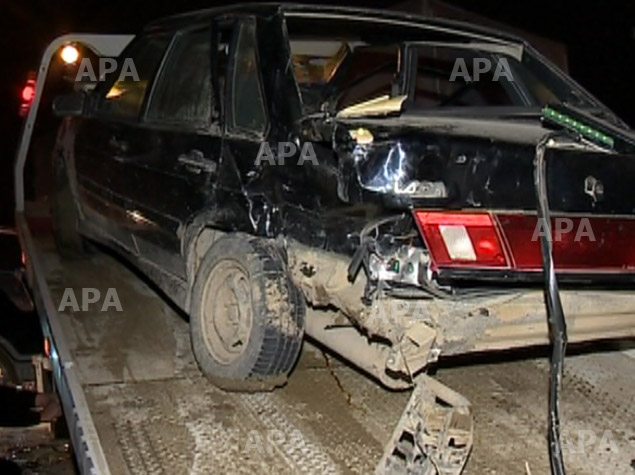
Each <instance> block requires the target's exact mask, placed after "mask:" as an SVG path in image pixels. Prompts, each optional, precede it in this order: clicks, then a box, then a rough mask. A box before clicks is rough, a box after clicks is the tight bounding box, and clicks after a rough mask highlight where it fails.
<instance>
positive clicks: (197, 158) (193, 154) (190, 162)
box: [177, 150, 216, 174]
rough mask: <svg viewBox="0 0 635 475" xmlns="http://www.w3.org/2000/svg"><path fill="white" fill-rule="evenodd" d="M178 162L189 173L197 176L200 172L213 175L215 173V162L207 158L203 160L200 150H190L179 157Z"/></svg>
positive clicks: (203, 156)
mask: <svg viewBox="0 0 635 475" xmlns="http://www.w3.org/2000/svg"><path fill="white" fill-rule="evenodd" d="M177 160H178V162H179V163H180V164H182V165H184V166H185V168H187V169H188V170H189V171H191V172H193V173H196V174H199V173H201V172H206V173H213V172H214V171H216V162H213V161H212V160H210V159H209V158H205V155H203V152H201V151H200V150H190V151H189V152H187V153H183V154H181V155H179V157H178V159H177Z"/></svg>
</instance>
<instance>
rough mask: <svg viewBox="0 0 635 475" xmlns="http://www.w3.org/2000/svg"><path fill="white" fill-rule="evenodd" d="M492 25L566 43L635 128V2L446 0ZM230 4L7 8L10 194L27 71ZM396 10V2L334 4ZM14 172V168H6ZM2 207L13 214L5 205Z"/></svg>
mask: <svg viewBox="0 0 635 475" xmlns="http://www.w3.org/2000/svg"><path fill="white" fill-rule="evenodd" d="M446 2H447V3H450V4H453V5H456V6H459V7H462V8H464V9H466V10H471V11H474V12H476V13H479V14H481V15H483V16H487V17H489V18H491V19H494V20H497V21H500V22H503V23H507V24H509V25H512V26H515V27H518V28H521V29H524V30H527V31H531V32H534V33H537V34H540V35H542V36H545V37H548V38H551V39H554V40H557V41H560V42H562V43H564V44H565V45H566V46H567V50H568V57H569V69H570V74H571V75H572V76H573V77H574V78H575V79H576V80H577V81H578V82H579V83H581V84H582V85H583V86H584V87H586V88H587V89H588V90H590V91H591V92H592V93H593V94H594V95H595V96H596V97H598V98H599V99H600V100H602V101H603V102H604V103H605V104H607V105H608V106H609V107H610V108H611V109H613V110H614V111H615V112H616V113H617V114H618V115H620V116H621V117H622V118H623V119H624V120H626V122H627V123H629V124H630V125H631V126H635V109H634V108H633V105H635V87H633V82H634V81H633V79H632V77H631V76H630V74H633V72H635V54H634V50H635V48H634V47H635V2H634V1H633V0H622V1H612V2H610V1H607V2H604V3H603V2H598V1H597V0H595V1H590V0H550V1H548V0H532V1H526V2H519V1H516V2H512V1H509V0H487V1H480V2H475V1H474V0H446ZM222 3H227V2H218V1H216V2H215V1H213V0H208V1H200V0H180V1H178V2H175V1H174V0H151V1H145V2H144V1H140V0H109V1H108V2H97V1H92V0H83V1H79V0H56V1H51V0H29V1H20V0H17V1H16V0H0V31H1V32H2V33H1V34H2V36H3V42H2V44H3V49H2V53H3V58H2V59H3V61H2V75H0V97H2V99H3V100H2V107H1V108H0V125H2V133H0V137H1V138H0V140H1V143H0V151H1V152H2V156H3V162H4V163H3V166H2V168H1V169H0V175H1V176H4V178H5V179H3V180H2V181H1V182H0V186H2V188H3V189H6V184H5V182H6V181H7V180H6V178H8V175H7V170H10V163H12V161H13V154H14V150H15V146H16V143H17V137H18V134H19V128H20V121H19V119H18V115H17V111H18V106H19V102H18V98H19V95H20V90H21V88H22V86H23V84H24V81H25V78H26V73H27V71H28V70H30V69H31V70H32V69H35V68H36V66H37V62H38V60H39V56H40V54H41V53H42V51H43V50H44V48H45V47H46V44H47V43H48V42H49V41H50V40H51V39H53V38H54V37H56V36H58V35H60V34H63V33H67V32H70V31H82V32H110V33H123V32H132V33H134V32H137V31H139V30H140V29H141V28H142V27H143V25H144V24H146V23H148V22H149V21H151V20H152V19H155V18H157V17H161V16H165V15H169V14H173V13H180V12H184V11H188V10H194V9H198V8H204V7H207V6H213V5H217V4H222ZM330 3H338V4H343V3H346V4H351V5H357V6H369V7H389V6H391V5H394V4H395V3H397V2H386V1H381V0H371V1H366V2H359V1H355V0H350V1H345V2H330ZM6 165H9V166H6ZM2 196H6V195H5V193H2V195H0V207H6V205H4V203H2Z"/></svg>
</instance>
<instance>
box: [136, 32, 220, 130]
mask: <svg viewBox="0 0 635 475" xmlns="http://www.w3.org/2000/svg"><path fill="white" fill-rule="evenodd" d="M211 39H212V35H211V29H210V28H205V29H201V30H194V31H186V32H183V33H180V34H179V35H178V36H177V37H176V39H175V40H174V45H173V46H172V48H170V52H169V53H168V57H167V60H166V63H165V66H164V67H163V68H162V70H161V72H160V73H159V77H158V79H157V81H156V85H155V87H154V91H153V92H152V96H151V99H150V105H149V107H148V114H147V118H148V119H149V120H153V121H162V122H175V123H179V124H183V123H186V124H193V125H200V126H206V125H208V124H209V123H210V120H211V117H212V113H211V111H212V108H213V95H212V81H211V59H210V57H211Z"/></svg>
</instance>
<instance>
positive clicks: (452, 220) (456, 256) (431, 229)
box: [414, 210, 509, 268]
mask: <svg viewBox="0 0 635 475" xmlns="http://www.w3.org/2000/svg"><path fill="white" fill-rule="evenodd" d="M414 215H415V219H416V222H417V225H418V226H419V229H420V231H421V233H422V235H423V238H424V239H425V241H426V245H427V246H428V250H429V251H430V254H431V257H432V261H433V262H434V264H435V265H436V266H442V267H457V266H459V267H495V268H501V267H509V262H508V259H507V257H506V255H505V251H504V247H503V244H502V241H501V238H500V233H499V231H498V229H497V227H496V221H495V220H494V218H493V217H492V216H491V215H490V214H489V213H468V212H450V213H448V212H441V211H423V210H415V211H414Z"/></svg>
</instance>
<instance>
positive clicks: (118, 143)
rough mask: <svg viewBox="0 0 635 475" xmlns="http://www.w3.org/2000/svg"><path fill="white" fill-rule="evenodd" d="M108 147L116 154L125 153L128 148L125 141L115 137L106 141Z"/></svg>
mask: <svg viewBox="0 0 635 475" xmlns="http://www.w3.org/2000/svg"><path fill="white" fill-rule="evenodd" d="M108 145H109V146H110V148H112V149H113V150H116V151H117V152H123V153H126V152H127V151H128V149H129V148H130V147H129V145H128V142H126V141H125V140H121V139H119V138H117V137H110V140H109V141H108Z"/></svg>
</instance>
